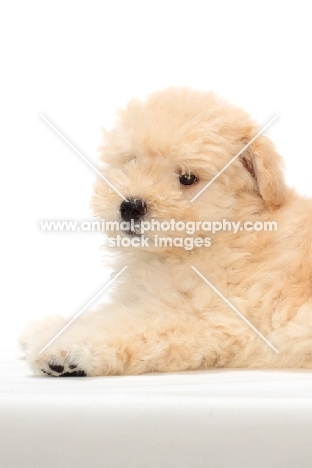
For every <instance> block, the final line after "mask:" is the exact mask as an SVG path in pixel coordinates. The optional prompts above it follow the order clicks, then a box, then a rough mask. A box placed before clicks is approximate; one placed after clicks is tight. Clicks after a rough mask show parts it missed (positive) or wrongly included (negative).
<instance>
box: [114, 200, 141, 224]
mask: <svg viewBox="0 0 312 468" xmlns="http://www.w3.org/2000/svg"><path fill="white" fill-rule="evenodd" d="M146 210H147V206H146V203H144V202H143V200H140V199H138V198H128V199H127V200H124V201H123V202H122V203H121V205H120V215H121V218H122V220H123V221H128V222H129V221H131V220H133V221H140V220H141V219H142V218H143V216H144V215H145V213H146Z"/></svg>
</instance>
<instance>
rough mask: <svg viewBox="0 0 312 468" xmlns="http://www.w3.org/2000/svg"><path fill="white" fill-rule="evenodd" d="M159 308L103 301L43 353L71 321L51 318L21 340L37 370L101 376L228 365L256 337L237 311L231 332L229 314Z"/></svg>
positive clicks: (36, 325) (35, 370)
mask: <svg viewBox="0 0 312 468" xmlns="http://www.w3.org/2000/svg"><path fill="white" fill-rule="evenodd" d="M160 310H161V308H160V307H159V306H158V307H157V310H155V311H152V310H151V311H148V312H146V311H142V310H139V309H137V310H129V309H128V308H125V307H124V308H120V309H119V311H118V312H116V309H114V308H113V306H112V305H105V306H102V307H100V308H99V309H98V310H97V311H95V312H90V313H86V314H85V315H82V316H81V317H79V318H77V320H76V321H74V322H73V323H72V324H71V325H70V326H69V327H68V328H67V329H66V330H65V331H64V332H63V333H62V334H61V335H60V336H59V337H58V338H57V339H56V340H55V341H54V342H53V343H51V344H50V345H49V346H48V347H47V348H46V349H45V350H44V351H43V352H42V353H40V350H41V349H42V348H43V347H44V346H45V345H46V344H47V343H48V342H49V341H50V340H51V339H52V338H53V337H54V336H55V335H56V334H57V333H58V332H59V331H60V330H61V329H62V328H63V327H64V325H66V323H67V321H66V320H65V319H61V318H59V317H57V318H48V319H46V320H44V321H42V322H39V323H37V324H35V325H33V326H32V328H30V329H28V330H27V331H26V332H25V334H24V335H23V337H22V338H21V344H22V345H23V346H24V348H25V350H26V354H27V359H28V362H29V364H30V365H31V367H32V369H33V370H34V372H35V374H39V375H40V374H41V375H42V374H48V375H54V376H70V375H73V376H84V375H88V376H96V375H117V374H140V373H144V372H150V371H178V370H188V369H198V368H205V367H212V366H220V367H221V366H226V365H227V363H228V362H229V360H230V359H231V358H232V357H233V355H234V354H235V353H236V352H237V350H241V349H244V347H245V346H246V345H247V344H248V343H250V341H251V340H252V339H254V336H252V332H250V331H249V330H248V328H246V327H245V326H244V325H242V323H241V321H239V320H238V319H237V318H236V317H233V318H232V319H229V320H230V321H232V322H233V323H232V324H231V325H232V330H233V333H231V334H229V332H228V326H229V320H227V322H226V326H224V328H223V327H222V326H220V323H218V322H216V323H214V321H213V319H211V318H209V320H208V319H207V318H205V319H201V318H198V317H196V316H195V315H191V314H189V313H188V314H187V313H184V312H181V311H178V310H168V309H167V310H163V311H162V312H160ZM249 346H250V344H249Z"/></svg>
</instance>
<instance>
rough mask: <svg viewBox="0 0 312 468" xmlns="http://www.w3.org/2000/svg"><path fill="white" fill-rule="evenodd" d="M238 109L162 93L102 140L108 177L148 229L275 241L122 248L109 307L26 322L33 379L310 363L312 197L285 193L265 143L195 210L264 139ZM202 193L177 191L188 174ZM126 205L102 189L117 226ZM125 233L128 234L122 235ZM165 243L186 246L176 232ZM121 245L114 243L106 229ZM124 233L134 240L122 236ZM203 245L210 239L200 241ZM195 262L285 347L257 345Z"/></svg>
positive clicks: (106, 211)
mask: <svg viewBox="0 0 312 468" xmlns="http://www.w3.org/2000/svg"><path fill="white" fill-rule="evenodd" d="M258 131H259V128H258V127H257V125H256V124H255V122H253V121H252V120H251V119H250V117H249V116H248V115H246V114H245V113H244V112H243V111H242V110H240V109H237V108H235V107H233V106H230V105H228V104H227V103H224V102H222V101H219V100H218V99H217V98H216V97H215V96H214V95H213V94H212V93H200V92H195V91H191V90H188V89H184V88H183V89H168V90H165V91H162V92H160V93H156V94H154V95H152V96H151V97H150V98H149V99H148V100H147V102H145V103H141V102H139V101H135V100H134V101H131V102H130V103H129V106H128V108H127V109H126V110H125V111H122V112H120V115H119V123H118V125H117V126H116V127H115V129H114V130H112V131H111V132H109V133H108V134H107V135H106V143H105V146H104V147H103V148H102V161H103V162H104V163H105V166H104V165H103V167H102V170H103V173H104V174H105V176H106V177H107V178H108V179H109V180H110V181H111V182H112V183H113V184H114V185H115V186H116V188H118V190H119V191H120V192H121V193H122V194H123V195H124V196H125V197H127V198H128V197H129V198H134V199H140V200H142V201H143V202H144V204H145V206H146V207H147V209H146V212H145V213H144V219H145V220H151V219H156V220H158V221H160V222H161V221H165V220H170V219H175V220H177V221H184V222H187V221H209V220H213V221H218V220H219V221H220V220H223V219H226V220H228V221H235V222H238V221H240V222H241V223H242V224H243V223H244V222H246V221H249V222H252V223H255V222H258V221H262V222H264V221H275V222H276V223H277V226H278V229H277V231H274V232H272V231H252V232H246V231H240V230H239V231H238V232H237V233H236V234H234V233H233V232H218V233H216V234H213V235H211V233H209V236H210V237H211V246H210V247H209V248H207V247H195V248H194V249H192V250H185V249H184V248H183V247H167V248H159V247H157V246H155V245H154V240H155V234H159V233H155V232H153V231H148V232H146V233H145V235H146V236H147V238H148V239H149V241H150V242H149V247H146V248H145V247H142V248H121V249H120V250H119V251H118V249H117V250H116V254H117V255H116V259H115V262H114V270H115V273H118V272H119V271H120V270H121V269H122V267H123V266H125V265H128V269H127V270H126V271H125V272H124V273H123V274H122V276H120V277H119V279H118V280H117V281H116V283H115V284H114V286H113V287H112V288H113V290H112V292H111V303H110V304H105V305H103V306H101V307H99V308H98V309H97V310H95V311H94V312H88V313H86V314H84V315H82V316H81V317H79V319H77V320H76V321H75V322H74V323H73V324H72V325H71V326H70V327H69V328H68V329H67V330H66V331H65V332H64V333H63V334H62V335H61V336H60V337H59V338H57V340H55V341H54V342H53V343H52V344H51V345H50V346H49V347H48V348H47V349H46V350H45V351H44V352H43V353H42V354H39V351H40V349H41V348H43V347H44V346H45V345H46V344H47V343H48V342H49V341H50V339H52V338H53V336H54V335H55V334H56V333H57V332H58V331H59V330H60V329H61V328H62V327H63V326H64V325H65V324H66V323H67V321H66V320H65V319H63V318H61V317H50V318H47V319H45V320H44V321H43V322H38V323H35V324H32V325H31V326H30V327H29V328H28V329H27V330H26V331H25V333H24V335H23V337H22V339H21V343H22V345H23V346H24V348H25V349H26V352H27V356H28V360H29V363H30V364H31V366H32V368H33V370H34V371H35V373H39V374H40V373H42V372H44V373H48V374H51V375H64V374H65V375H107V374H127V373H128V374H137V373H143V372H149V371H154V370H156V371H176V370H187V369H200V368H209V367H268V368H270V367H271V368H273V367H306V368H310V367H312V358H311V345H312V291H311V273H312V268H311V265H312V252H311V233H312V216H311V205H312V201H311V200H308V199H303V198H300V197H299V196H298V195H297V194H296V193H294V192H293V191H291V190H290V189H288V188H287V187H286V186H285V183H284V180H283V175H282V171H281V167H280V166H281V158H280V156H279V155H278V154H277V152H276V151H275V149H274V147H273V145H272V143H271V142H270V141H269V140H268V139H267V137H265V136H263V135H260V136H259V137H258V138H257V139H256V140H255V141H254V142H253V143H252V144H251V145H250V146H249V147H248V148H247V149H246V150H245V151H244V152H243V153H242V154H241V155H240V157H239V158H237V159H236V160H235V161H234V162H233V163H232V164H231V165H230V166H229V167H228V168H227V169H226V170H225V171H224V172H223V173H222V174H221V175H220V176H219V177H218V178H217V179H216V180H215V181H214V182H213V183H212V184H211V185H210V186H209V187H208V188H207V189H206V190H205V191H204V192H203V193H202V194H201V195H200V196H199V197H198V198H197V199H196V200H194V201H193V202H191V199H192V198H193V197H194V196H195V195H196V194H197V193H198V192H199V191H200V190H201V188H203V187H204V186H205V184H206V183H208V182H209V181H210V180H211V179H212V178H213V177H214V176H215V175H216V174H217V173H218V172H219V171H220V170H222V168H223V167H224V166H225V165H226V164H227V163H228V162H229V161H230V160H231V159H232V158H233V157H234V156H235V155H236V154H237V153H238V152H239V151H241V150H242V148H244V146H245V145H246V144H247V143H248V142H249V141H250V140H251V139H252V138H253V137H254V136H255V135H256V134H257V132H258ZM185 173H188V174H190V173H191V174H195V176H196V177H197V181H196V183H194V184H193V185H190V186H182V185H181V184H180V182H179V177H180V176H181V174H185ZM121 202H122V200H121V198H120V196H119V195H118V194H117V193H116V192H114V191H113V190H112V189H111V188H110V186H108V185H107V184H106V183H105V182H104V181H103V180H98V182H97V184H96V187H95V194H94V198H93V207H94V211H95V213H96V214H97V215H98V216H100V217H102V218H104V219H105V220H106V221H116V220H120V216H121V214H120V213H121V211H120V204H121ZM119 234H120V233H119ZM163 234H164V235H165V236H166V237H171V238H173V237H175V236H177V235H178V236H179V237H181V236H182V237H184V238H185V237H190V236H189V235H188V234H186V233H185V232H184V233H181V232H179V233H177V232H174V231H169V232H166V233H163ZM108 235H109V236H111V237H115V236H116V233H112V232H110V233H108ZM122 235H123V236H125V237H127V235H128V234H127V233H123V234H122ZM197 236H200V237H202V238H203V237H206V236H207V232H204V231H203V230H202V231H200V232H196V233H195V234H194V235H193V237H197ZM191 266H194V267H196V268H197V270H198V271H199V272H200V273H201V274H202V275H203V276H204V277H205V278H207V280H209V282H210V283H211V284H212V285H214V286H215V287H216V288H217V290H218V291H220V293H221V294H222V295H223V296H224V297H226V298H227V299H228V300H229V301H230V302H231V303H232V304H233V305H234V306H235V307H236V308H237V309H238V310H239V311H240V312H241V313H242V314H243V315H244V316H245V317H246V319H248V321H249V322H251V323H252V324H253V325H254V326H255V327H256V328H257V330H259V332H260V333H261V334H262V335H264V336H265V337H266V338H267V339H268V340H269V341H270V342H271V343H272V344H273V345H274V346H275V347H276V348H277V349H278V351H279V353H275V352H274V350H273V349H272V348H271V347H269V346H268V344H267V343H266V342H265V341H263V340H262V339H261V338H260V337H259V336H258V335H257V334H256V333H255V331H254V330H252V329H251V328H250V327H249V326H248V324H246V323H245V322H244V321H243V320H242V318H241V317H239V316H238V315H237V314H236V313H235V312H234V311H233V310H232V309H231V308H230V307H229V306H228V305H227V304H226V303H225V302H224V301H223V300H222V299H221V298H220V297H219V296H218V295H217V294H216V292H215V291H213V290H212V289H211V288H210V286H208V285H207V284H206V283H205V282H204V281H203V279H202V278H201V277H199V276H198V275H197V274H196V273H195V272H194V271H193V270H192V268H191Z"/></svg>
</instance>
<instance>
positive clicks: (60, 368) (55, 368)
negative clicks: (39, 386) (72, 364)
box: [49, 364, 64, 373]
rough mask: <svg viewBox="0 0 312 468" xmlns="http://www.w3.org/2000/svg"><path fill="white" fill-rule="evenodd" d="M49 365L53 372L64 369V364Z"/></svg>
mask: <svg viewBox="0 0 312 468" xmlns="http://www.w3.org/2000/svg"><path fill="white" fill-rule="evenodd" d="M49 367H50V369H51V370H53V371H54V372H59V373H61V372H63V370H64V366H60V365H58V364H49Z"/></svg>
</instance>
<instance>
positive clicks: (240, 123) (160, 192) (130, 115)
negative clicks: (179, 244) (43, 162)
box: [92, 88, 286, 238]
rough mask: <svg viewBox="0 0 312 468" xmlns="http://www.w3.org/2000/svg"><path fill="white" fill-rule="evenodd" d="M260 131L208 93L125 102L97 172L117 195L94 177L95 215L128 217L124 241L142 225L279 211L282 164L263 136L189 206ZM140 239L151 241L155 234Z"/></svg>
mask: <svg viewBox="0 0 312 468" xmlns="http://www.w3.org/2000/svg"><path fill="white" fill-rule="evenodd" d="M259 130H260V129H259V127H258V125H257V124H256V123H255V122H254V121H253V120H252V119H251V118H250V116H249V115H248V114H246V113H245V112H244V111H243V110H241V109H240V108H237V107H234V106H232V105H229V104H228V103H226V102H225V101H223V100H220V99H218V98H217V97H216V96H215V95H214V94H213V93H211V92H207V93H205V92H198V91H193V90H190V89H187V88H169V89H166V90H163V91H160V92H158V93H155V94H153V95H151V96H150V97H149V98H148V99H147V100H146V102H140V101H138V100H132V101H130V103H129V104H128V107H127V108H126V109H125V110H122V111H119V114H118V122H117V125H116V126H115V128H114V129H113V130H111V131H109V132H105V143H104V145H103V146H102V147H101V171H102V172H103V175H104V176H105V177H106V178H107V180H108V181H109V182H110V184H112V185H113V186H114V187H115V188H116V189H117V191H118V192H119V193H117V192H116V191H115V190H113V189H112V187H111V185H109V184H108V183H107V182H106V181H104V180H102V179H100V178H99V179H98V180H97V183H96V186H95V192H94V196H93V203H92V204H93V208H94V212H95V214H96V215H97V216H100V217H101V218H103V219H105V220H106V221H122V220H125V221H126V220H128V221H130V220H132V221H133V223H134V224H132V226H133V225H134V229H133V228H132V230H128V231H127V232H124V235H125V236H127V235H129V234H130V235H132V234H140V223H141V222H142V221H143V220H152V219H154V220H157V221H159V222H162V221H168V220H171V219H174V220H176V221H183V222H185V223H186V222H188V221H209V220H218V219H222V218H227V219H235V216H239V217H242V216H244V217H246V218H248V215H249V214H250V215H251V214H252V213H256V212H261V211H265V210H274V209H277V208H279V207H281V206H282V205H283V204H284V203H285V199H286V186H285V184H284V179H283V174H282V170H281V164H282V161H281V157H280V156H279V155H278V153H277V152H276V150H275V148H274V146H273V144H272V143H271V142H270V140H269V139H268V138H267V137H266V136H264V135H260V136H259V137H258V138H256V139H255V141H254V142H253V143H252V144H251V145H250V146H248V148H246V150H244V151H243V152H242V153H241V154H240V156H239V157H238V158H236V159H235V161H234V162H232V163H231V164H229V165H228V167H227V168H226V169H225V170H224V171H223V172H222V173H221V175H219V176H218V177H217V178H216V179H215V180H214V181H213V182H212V183H211V185H209V187H208V188H206V189H205V190H204V191H203V192H202V193H201V194H200V195H199V196H198V197H197V198H196V199H195V200H194V201H191V200H192V199H193V198H194V197H195V196H196V195H197V194H198V193H199V192H200V191H201V190H202V189H203V188H204V187H205V185H207V184H208V183H209V182H211V181H212V180H213V179H214V178H215V176H216V175H217V174H218V173H219V172H220V171H222V170H223V169H224V168H225V166H226V165H227V164H228V163H229V162H230V161H231V160H232V159H233V158H234V156H236V155H237V154H238V153H239V152H241V151H242V149H243V148H244V147H245V146H246V145H247V144H248V143H249V142H250V141H251V140H252V138H253V137H254V136H255V135H256V134H257V133H258V132H259ZM122 196H123V197H124V198H125V199H123V198H122ZM145 235H147V236H149V237H150V238H153V236H154V235H155V232H151V231H150V232H145ZM166 235H167V236H168V235H172V236H173V235H176V232H173V231H170V232H167V233H166ZM179 235H180V236H181V235H186V234H185V233H184V234H183V233H182V234H181V233H179Z"/></svg>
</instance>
